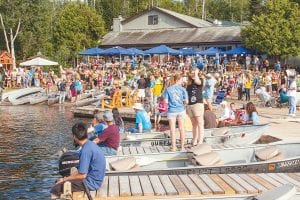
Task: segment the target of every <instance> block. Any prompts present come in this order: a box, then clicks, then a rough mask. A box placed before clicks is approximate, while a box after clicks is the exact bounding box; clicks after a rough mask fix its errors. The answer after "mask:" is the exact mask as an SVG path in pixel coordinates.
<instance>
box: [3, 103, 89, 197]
mask: <svg viewBox="0 0 300 200" xmlns="http://www.w3.org/2000/svg"><path fill="white" fill-rule="evenodd" d="M78 121H85V122H90V121H91V120H90V119H79V118H75V119H74V118H73V114H72V112H70V108H65V107H64V106H60V107H48V106H15V107H13V106H10V107H0V199H1V200H4V199H49V197H50V194H49V191H50V188H51V186H53V184H54V181H55V180H56V178H57V177H58V171H57V170H58V154H57V153H58V152H59V151H60V150H61V149H62V148H63V147H66V148H69V149H70V148H73V146H72V136H71V127H72V126H73V125H74V123H76V122H78Z"/></svg>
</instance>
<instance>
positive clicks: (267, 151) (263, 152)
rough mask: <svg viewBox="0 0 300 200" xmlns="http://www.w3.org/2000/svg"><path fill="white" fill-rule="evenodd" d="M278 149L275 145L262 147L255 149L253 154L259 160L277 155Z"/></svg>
mask: <svg viewBox="0 0 300 200" xmlns="http://www.w3.org/2000/svg"><path fill="white" fill-rule="evenodd" d="M278 154H279V151H278V149H277V147H276V146H271V147H267V148H264V149H258V150H256V151H255V156H256V157H257V158H259V159H260V160H270V159H272V158H274V157H275V156H277V155H278Z"/></svg>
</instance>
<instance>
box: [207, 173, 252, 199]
mask: <svg viewBox="0 0 300 200" xmlns="http://www.w3.org/2000/svg"><path fill="white" fill-rule="evenodd" d="M209 176H210V177H211V178H212V179H213V180H214V181H215V182H216V183H217V184H218V185H219V186H220V187H221V188H222V189H223V190H224V191H225V194H226V195H233V194H246V193H247V191H246V190H245V189H244V188H243V187H241V186H240V185H239V184H238V183H236V182H235V181H233V180H232V179H231V178H230V177H229V176H227V175H226V174H220V175H217V174H210V175H209Z"/></svg>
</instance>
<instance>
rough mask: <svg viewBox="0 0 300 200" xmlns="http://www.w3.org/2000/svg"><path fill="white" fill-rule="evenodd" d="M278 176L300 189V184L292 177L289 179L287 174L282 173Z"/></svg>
mask: <svg viewBox="0 0 300 200" xmlns="http://www.w3.org/2000/svg"><path fill="white" fill-rule="evenodd" d="M277 176H279V177H281V178H282V179H284V180H286V181H288V182H289V183H292V184H293V185H295V186H296V187H297V188H299V189H300V182H299V181H298V180H296V179H293V178H291V177H289V176H288V175H286V174H282V173H278V174H277Z"/></svg>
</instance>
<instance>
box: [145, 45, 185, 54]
mask: <svg viewBox="0 0 300 200" xmlns="http://www.w3.org/2000/svg"><path fill="white" fill-rule="evenodd" d="M144 53H145V54H150V55H152V54H168V55H169V54H171V55H179V54H180V52H179V51H177V50H175V49H171V48H170V47H168V46H166V45H160V46H157V47H153V48H152V49H148V50H146V51H144Z"/></svg>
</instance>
